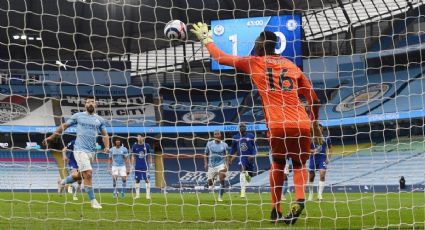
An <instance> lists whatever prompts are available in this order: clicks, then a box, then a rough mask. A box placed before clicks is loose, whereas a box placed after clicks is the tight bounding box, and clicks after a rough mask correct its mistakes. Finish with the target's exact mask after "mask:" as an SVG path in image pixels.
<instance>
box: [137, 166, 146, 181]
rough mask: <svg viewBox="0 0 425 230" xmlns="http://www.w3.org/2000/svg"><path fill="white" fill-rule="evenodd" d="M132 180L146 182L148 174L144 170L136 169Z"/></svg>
mask: <svg viewBox="0 0 425 230" xmlns="http://www.w3.org/2000/svg"><path fill="white" fill-rule="evenodd" d="M134 179H136V180H145V181H146V180H149V174H148V172H147V170H146V169H144V170H141V169H136V171H135V172H134Z"/></svg>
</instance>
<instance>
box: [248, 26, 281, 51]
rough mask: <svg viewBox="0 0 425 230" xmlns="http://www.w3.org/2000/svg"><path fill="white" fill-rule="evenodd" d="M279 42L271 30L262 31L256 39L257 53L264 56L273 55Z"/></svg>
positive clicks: (255, 48)
mask: <svg viewBox="0 0 425 230" xmlns="http://www.w3.org/2000/svg"><path fill="white" fill-rule="evenodd" d="M276 44H277V36H276V34H275V33H273V32H271V31H267V30H266V31H263V32H261V33H260V36H258V38H257V39H256V40H255V47H254V50H255V55H256V56H264V55H273V54H275V49H276Z"/></svg>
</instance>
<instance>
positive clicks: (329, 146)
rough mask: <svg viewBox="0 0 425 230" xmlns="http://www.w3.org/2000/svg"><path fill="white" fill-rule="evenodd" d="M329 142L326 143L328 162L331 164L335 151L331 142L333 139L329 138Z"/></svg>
mask: <svg viewBox="0 0 425 230" xmlns="http://www.w3.org/2000/svg"><path fill="white" fill-rule="evenodd" d="M327 142H328V143H326V147H327V148H326V161H327V162H326V164H329V162H330V161H331V158H332V154H333V152H332V143H331V141H330V139H328V141H327Z"/></svg>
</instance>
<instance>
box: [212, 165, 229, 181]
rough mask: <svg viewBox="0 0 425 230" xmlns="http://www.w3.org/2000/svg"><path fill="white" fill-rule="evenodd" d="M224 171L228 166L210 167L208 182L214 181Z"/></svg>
mask: <svg viewBox="0 0 425 230" xmlns="http://www.w3.org/2000/svg"><path fill="white" fill-rule="evenodd" d="M224 169H226V166H224V164H221V165H219V166H216V167H208V173H207V176H208V180H212V179H214V178H215V177H216V176H217V175H218V173H219V172H220V171H222V170H224Z"/></svg>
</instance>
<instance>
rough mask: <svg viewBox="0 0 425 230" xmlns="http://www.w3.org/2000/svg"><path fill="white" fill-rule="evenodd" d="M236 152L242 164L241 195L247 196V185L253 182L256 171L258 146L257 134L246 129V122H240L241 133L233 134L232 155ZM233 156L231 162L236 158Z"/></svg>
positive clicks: (240, 175) (240, 177)
mask: <svg viewBox="0 0 425 230" xmlns="http://www.w3.org/2000/svg"><path fill="white" fill-rule="evenodd" d="M234 152H236V153H237V154H238V156H239V162H238V164H239V165H240V166H241V168H240V171H241V173H240V174H239V183H240V185H241V197H242V198H245V196H246V195H245V191H246V185H247V184H248V183H249V182H251V177H253V176H254V172H255V155H256V154H257V148H256V146H255V135H254V134H253V133H249V132H247V131H246V125H245V124H244V123H240V124H239V133H238V134H236V135H234V136H233V141H232V147H231V148H230V155H233V154H234ZM234 158H235V157H234V156H232V158H231V160H230V164H231V163H232V162H233V160H234Z"/></svg>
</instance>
